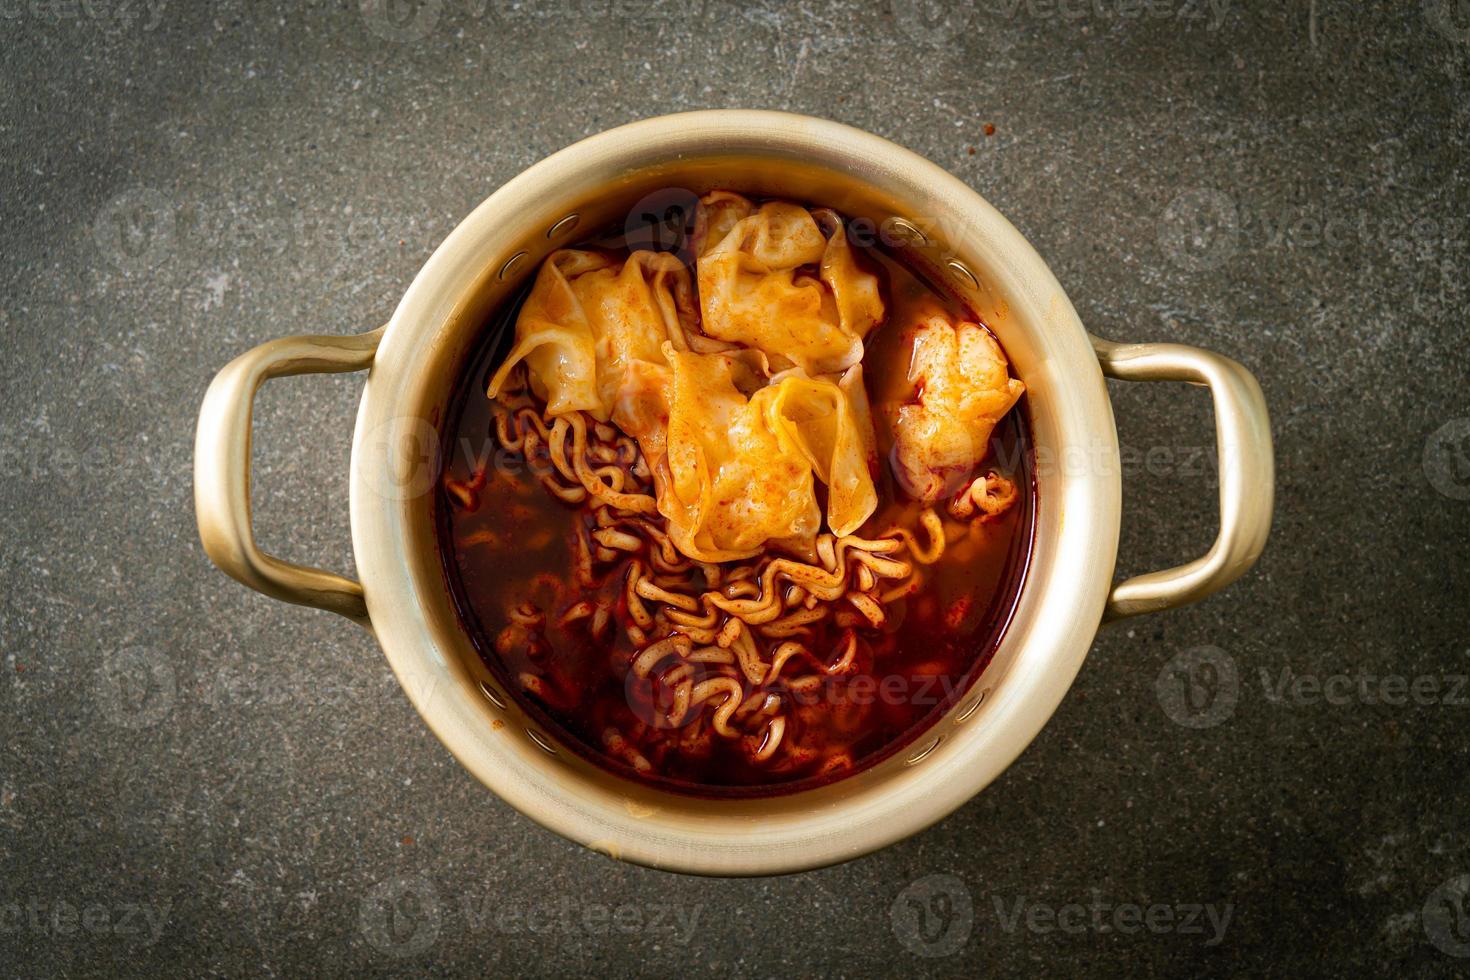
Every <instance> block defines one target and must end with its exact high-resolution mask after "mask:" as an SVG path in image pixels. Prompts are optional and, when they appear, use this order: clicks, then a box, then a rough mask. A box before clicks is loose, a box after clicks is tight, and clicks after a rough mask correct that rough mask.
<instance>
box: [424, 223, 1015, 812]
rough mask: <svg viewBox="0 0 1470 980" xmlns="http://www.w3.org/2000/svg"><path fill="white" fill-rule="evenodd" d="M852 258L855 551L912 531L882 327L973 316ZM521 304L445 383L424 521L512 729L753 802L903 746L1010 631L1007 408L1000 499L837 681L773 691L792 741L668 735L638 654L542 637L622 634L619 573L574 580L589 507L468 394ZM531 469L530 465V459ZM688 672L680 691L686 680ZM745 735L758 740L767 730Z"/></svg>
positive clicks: (997, 454) (831, 642)
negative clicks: (574, 614) (868, 453)
mask: <svg viewBox="0 0 1470 980" xmlns="http://www.w3.org/2000/svg"><path fill="white" fill-rule="evenodd" d="M601 244H602V243H599V245H601ZM861 254H862V260H863V262H864V263H865V264H866V265H867V267H868V268H870V269H872V270H873V271H875V272H877V273H878V274H879V277H880V279H881V281H882V283H883V292H884V299H885V302H886V307H887V310H888V315H887V317H886V319H885V320H884V322H883V323H882V324H880V325H879V327H878V328H877V329H876V330H875V331H874V333H873V334H872V335H871V336H870V337H869V340H868V346H867V350H866V353H865V356H864V358H863V364H864V375H865V379H866V385H867V389H868V395H869V398H870V400H871V402H872V404H873V407H874V418H875V428H876V429H877V435H878V441H879V450H880V452H879V461H878V466H877V469H878V470H879V472H878V473H877V474H875V476H876V477H877V480H876V483H877V487H878V492H879V506H878V508H877V510H876V512H875V513H874V514H873V516H872V517H871V518H870V519H869V520H868V521H867V522H866V523H865V524H864V525H863V527H862V528H861V529H860V530H859V531H858V532H857V534H858V535H859V536H861V537H875V536H877V535H879V534H881V533H882V532H883V531H884V530H885V529H887V528H891V527H892V526H893V525H894V524H896V523H897V524H902V525H904V526H906V527H910V528H913V527H915V526H916V524H917V522H918V518H919V511H920V507H919V505H918V504H916V503H914V502H912V501H910V500H907V499H905V498H904V496H903V495H902V494H901V493H900V492H898V490H897V487H896V486H895V482H894V478H893V475H892V472H891V469H890V466H889V464H888V462H887V460H888V459H889V453H890V451H891V448H892V446H891V442H892V438H891V435H890V434H889V432H888V427H887V426H886V425H885V424H883V422H882V409H881V406H882V405H883V404H885V403H893V402H902V401H904V400H907V399H909V398H911V397H912V396H913V391H912V386H911V385H910V384H909V382H908V381H907V378H906V374H907V356H908V350H909V338H908V337H906V336H905V333H906V332H907V331H906V330H904V329H901V328H900V326H899V325H901V324H912V323H916V322H918V321H919V320H920V319H921V316H922V315H924V314H927V313H933V312H944V313H947V314H948V315H949V316H950V317H951V318H952V319H953V320H956V321H958V320H969V321H971V322H980V321H979V319H978V318H977V317H976V316H975V315H974V313H973V312H972V311H970V310H968V309H967V308H965V307H964V306H962V305H960V303H959V302H958V301H957V300H956V299H955V298H953V297H952V296H950V295H948V294H946V293H944V292H942V291H940V290H939V289H936V288H935V287H934V286H932V285H931V284H930V283H929V282H928V280H927V278H926V277H924V276H923V275H922V274H921V273H919V272H917V271H916V269H915V268H914V267H910V266H909V265H907V264H905V263H903V262H900V261H898V260H897V259H896V258H895V257H894V256H893V255H891V254H889V253H887V252H885V251H883V250H880V249H877V248H864V249H861ZM524 298H525V296H524V293H523V294H522V295H521V296H520V297H518V298H517V299H516V300H515V301H513V302H511V303H509V304H507V305H506V306H505V307H504V308H503V309H502V310H500V311H499V312H498V313H497V314H496V315H495V316H493V317H492V318H491V321H490V322H489V323H488V324H487V326H486V328H485V331H484V335H483V338H482V340H481V342H480V344H479V347H478V349H477V350H476V351H475V352H474V353H473V354H472V356H471V357H470V359H469V362H468V364H467V367H466V368H465V369H464V371H463V373H462V375H461V377H460V378H459V381H458V384H457V388H456V391H455V393H454V395H453V398H452V400H451V402H450V412H449V415H448V424H447V426H446V429H445V435H446V441H445V445H444V451H443V454H442V459H443V469H442V474H441V479H439V480H438V481H436V491H435V494H434V505H433V506H434V507H435V510H436V514H435V517H436V526H437V528H438V541H439V549H440V554H441V558H442V561H443V567H444V570H445V577H446V580H447V583H448V586H449V589H450V591H451V593H452V595H453V598H454V601H455V604H456V606H457V609H458V611H459V615H460V618H461V622H462V625H463V626H464V628H465V630H466V632H467V633H468V635H469V636H470V638H471V640H472V641H473V643H474V646H475V648H476V650H477V651H478V653H479V655H480V657H481V658H482V659H483V661H484V663H485V664H486V666H487V667H488V668H489V669H490V670H491V671H492V672H493V673H494V674H495V675H496V676H497V678H498V679H499V681H500V682H501V684H502V685H503V686H504V688H505V689H506V690H508V691H509V692H510V693H511V694H512V696H513V697H515V698H516V700H517V701H518V702H519V703H520V704H521V705H522V706H523V707H524V708H525V709H526V710H527V712H528V713H529V714H530V715H531V716H532V717H534V718H535V719H536V720H537V721H538V722H539V723H540V724H541V725H543V726H545V727H546V728H547V729H548V730H549V731H551V732H553V733H554V734H555V735H556V736H557V737H558V738H559V740H560V741H561V742H562V743H563V744H565V745H567V746H569V747H571V748H572V749H574V750H575V751H577V752H578V753H580V754H581V755H583V756H584V757H586V758H588V759H590V760H591V761H592V762H594V763H596V764H598V765H599V766H602V767H603V768H605V769H608V770H611V771H613V772H615V773H618V774H620V775H623V776H626V777H629V778H634V779H638V780H640V781H644V782H649V783H653V784H656V785H658V786H661V787H663V788H667V789H671V790H674V791H678V792H684V793H690V794H695V795H702V796H721V797H729V796H765V795H773V794H779V793H787V792H794V791H797V790H801V789H806V788H810V787H812V786H816V785H821V784H824V783H826V782H830V781H832V780H834V779H838V778H842V777H843V776H846V775H850V774H852V773H854V772H857V771H860V770H862V769H864V768H867V767H869V766H872V765H874V764H875V763H877V762H879V761H881V760H882V759H884V758H887V757H888V756H890V755H892V754H894V753H896V752H898V751H899V750H901V749H902V748H903V747H904V746H906V745H909V744H911V743H913V742H914V741H915V740H916V739H917V738H918V737H919V736H920V735H921V734H922V733H923V732H924V731H925V730H926V729H927V728H928V727H929V726H930V725H932V724H933V723H934V722H935V721H937V720H938V719H939V717H941V716H942V715H943V714H944V713H945V711H946V710H947V709H948V708H950V707H951V706H953V705H954V704H955V703H956V702H957V701H958V700H959V699H960V698H962V697H963V695H964V694H965V692H966V691H967V690H969V688H970V687H971V685H972V684H973V683H974V682H975V680H976V679H977V678H978V677H979V676H980V674H981V673H982V672H983V671H984V669H985V667H986V665H987V664H988V663H989V661H990V659H991V657H992V656H993V654H994V652H995V649H996V647H997V646H998V644H999V642H1000V640H1001V637H1002V636H1003V634H1004V632H1005V629H1006V627H1007V625H1008V623H1009V622H1010V618H1011V615H1012V612H1013V610H1014V605H1015V601H1016V597H1017V595H1018V594H1019V591H1020V588H1021V584H1022V581H1023V579H1024V577H1025V571H1026V564H1027V560H1028V557H1029V553H1030V549H1031V539H1032V522H1033V515H1034V513H1035V505H1034V481H1033V479H1032V452H1031V447H1030V436H1029V421H1028V418H1027V414H1026V412H1027V410H1026V404H1027V403H1026V399H1025V398H1024V397H1023V398H1022V399H1021V401H1020V402H1019V403H1018V404H1017V405H1016V407H1015V408H1013V409H1012V410H1011V412H1010V413H1009V414H1008V415H1006V417H1005V418H1004V419H1003V420H1002V421H1001V423H1000V424H999V425H998V426H997V427H996V429H995V431H994V434H993V435H992V437H991V452H990V454H989V455H988V456H987V458H986V459H985V460H984V462H983V463H982V464H981V469H982V470H993V471H994V472H996V473H998V474H1000V475H1001V476H1003V477H1007V478H1009V479H1010V480H1012V481H1013V482H1014V484H1015V486H1016V488H1017V490H1018V491H1019V492H1018V494H1017V499H1016V502H1015V503H1014V504H1013V505H1012V506H1010V507H1009V508H1008V509H1007V510H1005V511H1003V512H1002V513H1000V514H998V515H996V516H994V517H992V518H989V519H987V520H985V521H984V522H977V523H974V524H972V525H970V526H969V528H968V529H959V530H956V529H953V528H951V529H950V531H951V533H952V534H953V535H954V540H952V541H951V542H950V543H949V545H948V546H947V548H946V550H945V552H944V554H943V555H942V557H941V558H940V559H939V560H938V561H937V562H936V563H934V564H933V565H929V566H927V567H926V568H925V569H924V571H925V576H924V579H923V582H922V584H921V586H920V587H919V588H918V590H917V591H916V592H914V594H912V595H909V596H906V597H901V598H897V599H895V600H893V601H892V602H891V604H889V605H887V606H886V607H885V609H886V611H887V613H888V615H887V618H886V621H885V622H884V623H883V625H882V626H881V628H858V629H855V630H852V629H850V630H848V631H847V632H852V633H855V635H856V637H857V640H856V642H855V643H854V651H855V652H854V654H853V657H852V664H851V667H850V668H849V669H848V670H847V671H846V672H845V673H843V674H841V675H839V676H823V677H822V678H821V683H820V684H819V685H811V684H810V683H807V684H806V685H805V686H802V685H794V686H793V688H791V689H783V690H781V691H780V697H781V698H784V699H785V701H784V702H783V708H784V717H785V718H786V719H787V721H786V725H787V728H786V730H785V731H786V735H787V737H788V738H790V739H792V740H793V741H791V742H790V744H789V745H788V746H787V747H786V751H785V753H784V754H777V755H773V756H771V757H770V758H768V759H765V760H762V761H755V759H754V758H753V756H754V755H756V754H758V752H759V749H760V747H761V746H760V745H757V744H756V742H757V741H758V740H760V739H761V735H760V733H759V732H752V733H749V734H747V735H745V736H743V737H742V738H729V737H716V736H715V734H714V733H712V732H711V731H710V725H711V721H710V713H709V712H702V713H698V714H696V715H694V716H693V717H692V718H686V719H685V720H684V721H683V722H681V723H679V724H670V723H669V722H668V719H667V716H666V715H664V714H662V713H661V709H662V708H663V707H665V706H666V705H667V702H668V697H669V692H668V691H662V690H659V689H658V686H657V682H656V681H655V680H652V679H641V678H638V677H637V676H636V675H635V673H634V672H633V671H631V670H630V667H629V664H630V662H631V661H632V660H633V658H634V657H635V656H636V655H637V653H638V649H637V648H635V647H634V646H633V645H632V643H631V642H630V641H629V640H628V638H627V635H626V634H625V632H624V630H623V629H620V628H616V626H613V627H607V625H606V624H605V623H604V624H603V625H604V628H603V630H602V631H601V632H600V633H599V634H598V635H597V637H596V638H594V636H593V635H592V633H591V632H590V631H589V629H588V627H587V618H586V616H585V615H584V616H582V617H580V618H577V619H574V620H571V621H568V622H566V623H563V622H562V619H563V617H564V615H565V614H567V613H568V612H569V611H574V610H573V607H575V606H577V604H578V603H584V602H585V603H591V604H601V605H602V607H603V608H611V609H612V613H611V615H612V616H613V618H614V619H617V620H618V621H619V622H623V621H624V620H625V619H626V617H627V616H628V614H629V613H628V609H627V604H626V601H625V599H624V598H623V596H624V593H625V584H626V583H625V579H626V577H627V574H628V571H627V564H628V563H627V561H624V562H623V563H621V564H620V565H614V566H613V567H611V568H608V569H606V570H605V572H604V574H603V575H602V576H601V577H600V580H599V581H598V582H597V583H596V584H592V585H589V584H587V583H585V582H584V583H582V584H579V583H578V582H577V578H576V572H575V568H574V565H575V563H576V554H577V549H578V541H577V539H578V534H579V533H581V534H582V535H583V536H584V537H583V540H585V535H586V533H587V532H588V531H590V530H591V529H593V523H592V518H591V516H590V515H589V512H588V511H587V510H586V509H585V508H581V507H577V506H571V505H568V504H565V503H563V502H561V501H560V500H559V499H557V498H556V497H554V496H553V495H552V494H551V493H549V492H547V491H546V489H545V488H544V487H543V486H542V485H541V483H540V482H538V478H537V476H536V475H535V471H534V470H533V469H532V468H531V465H530V464H528V462H527V460H526V459H525V458H524V457H522V456H519V455H518V454H514V453H508V452H507V451H505V450H504V449H503V448H501V447H500V445H499V443H498V442H497V439H496V435H495V431H496V430H495V419H494V415H493V411H492V403H491V401H490V400H489V399H488V398H487V397H486V395H485V390H486V385H487V382H488V380H489V377H490V376H491V374H493V373H494V370H495V368H496V366H497V365H498V364H499V363H500V361H501V360H502V359H503V357H504V356H505V352H506V351H507V349H508V348H509V346H510V338H511V337H512V336H513V334H514V325H515V320H516V315H517V313H518V311H519V308H520V305H521V303H522V302H523V301H524ZM533 462H535V463H536V465H538V466H539V467H541V468H542V469H545V468H547V467H549V466H550V464H549V463H548V462H547V461H546V460H544V459H542V460H539V461H536V460H533ZM579 526H580V527H581V529H582V530H581V532H579V530H578V528H579ZM629 560H631V556H630V558H629ZM530 610H534V613H531V612H529V611H530ZM528 617H529V618H528ZM536 617H540V619H541V622H539V624H538V623H537V620H536ZM845 636H846V632H844V631H843V630H841V629H839V628H838V627H837V625H836V624H835V622H834V618H833V617H831V616H829V617H827V618H826V619H825V620H822V621H819V622H816V623H813V624H811V625H810V626H809V627H807V628H806V630H805V631H804V633H803V635H802V639H803V642H804V643H805V644H806V645H807V646H808V647H809V648H810V649H811V650H813V651H820V652H821V655H826V656H835V654H828V653H827V652H828V651H836V650H839V649H841V648H842V647H843V643H844V639H845ZM507 637H509V638H510V639H509V640H507ZM694 669H695V671H696V672H695V674H694V678H695V681H696V682H697V681H698V679H699V678H700V676H701V674H700V673H699V672H698V668H697V667H696V668H694ZM610 733H611V734H610ZM764 737H765V738H766V739H769V738H770V733H769V730H767V732H766V734H765V736H764Z"/></svg>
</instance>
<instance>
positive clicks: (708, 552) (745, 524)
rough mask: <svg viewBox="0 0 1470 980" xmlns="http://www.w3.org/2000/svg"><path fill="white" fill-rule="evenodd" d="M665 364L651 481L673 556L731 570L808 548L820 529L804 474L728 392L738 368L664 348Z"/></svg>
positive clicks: (795, 455)
mask: <svg viewBox="0 0 1470 980" xmlns="http://www.w3.org/2000/svg"><path fill="white" fill-rule="evenodd" d="M664 355H665V356H666V357H667V358H668V359H669V361H670V363H671V364H672V365H673V385H672V396H673V398H672V402H671V404H670V410H669V425H668V443H667V452H666V456H665V460H664V466H662V467H656V468H655V473H656V474H661V475H664V479H663V480H662V481H660V482H662V483H663V484H664V485H663V486H662V487H661V488H660V491H661V492H660V493H659V494H658V508H659V512H660V513H662V514H663V515H664V517H666V518H667V519H668V522H669V537H670V538H671V539H672V540H673V542H674V545H675V547H677V548H678V549H679V550H680V551H681V552H683V553H684V554H686V555H688V556H689V557H691V558H694V559H696V560H699V561H731V560H734V559H738V558H749V557H751V556H752V555H755V554H758V553H759V552H760V550H761V549H762V548H764V547H765V546H766V545H767V543H771V542H775V543H783V542H784V543H787V544H789V545H791V546H794V547H798V548H799V547H801V546H802V545H803V544H804V543H809V542H810V541H811V540H812V539H813V538H815V536H816V533H817V530H818V529H819V527H820V526H821V520H822V519H821V514H820V512H819V511H818V510H817V498H816V495H815V493H814V492H813V489H812V468H811V465H810V463H809V462H808V461H807V459H806V457H805V456H804V455H803V454H802V453H801V451H800V449H799V448H798V447H797V446H796V445H794V444H793V443H792V442H791V441H790V440H789V439H788V440H782V439H781V438H780V436H779V435H778V434H777V432H775V431H774V430H773V429H772V428H771V426H770V424H769V420H768V418H767V415H766V413H765V412H764V411H762V408H761V405H760V404H759V403H752V402H751V401H749V400H747V399H746V397H745V395H744V394H742V393H741V391H740V389H739V388H737V387H736V385H735V380H734V376H733V372H734V370H735V368H736V363H737V362H736V361H735V360H734V359H733V358H730V357H728V356H725V355H721V354H686V353H680V352H678V351H675V350H674V349H673V348H672V346H668V347H665V348H664ZM768 390H770V389H765V388H763V389H761V391H759V392H757V397H758V398H759V397H760V395H762V394H763V393H764V392H766V391H768ZM645 455H646V454H645Z"/></svg>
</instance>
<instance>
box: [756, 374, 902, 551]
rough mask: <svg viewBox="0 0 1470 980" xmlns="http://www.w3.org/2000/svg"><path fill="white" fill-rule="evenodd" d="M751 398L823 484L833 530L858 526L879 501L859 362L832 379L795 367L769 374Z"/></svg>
mask: <svg viewBox="0 0 1470 980" xmlns="http://www.w3.org/2000/svg"><path fill="white" fill-rule="evenodd" d="M751 402H752V404H755V403H760V404H762V406H763V407H764V408H765V411H766V413H767V419H768V424H769V425H770V427H771V428H772V429H773V430H775V431H776V432H778V433H780V434H781V435H782V436H784V437H785V438H787V439H789V440H791V441H792V442H793V443H794V444H795V445H796V446H797V447H798V448H799V449H800V451H801V453H802V455H803V456H804V457H806V460H807V462H808V464H810V466H811V468H812V470H813V472H815V473H816V475H817V479H819V480H821V481H822V482H823V483H825V484H827V526H828V527H829V528H831V530H832V533H833V534H836V535H839V536H841V535H844V534H851V533H852V532H854V531H856V530H857V529H858V528H859V527H861V526H862V524H863V522H864V521H866V520H867V519H868V518H869V517H870V516H871V515H872V513H873V511H874V510H875V509H876V508H877V506H878V491H877V488H876V487H874V485H873V472H872V463H873V462H874V461H875V459H876V454H877V449H876V441H875V439H874V436H873V421H872V416H871V413H870V411H869V409H868V395H867V392H866V391H865V390H864V388H863V368H862V365H861V364H854V365H853V366H852V367H851V368H849V369H848V370H847V372H846V373H845V374H843V376H842V379H841V380H840V381H839V382H837V383H835V384H834V383H833V382H831V381H825V380H813V379H811V378H807V377H805V376H802V375H800V373H799V372H795V371H793V372H791V373H790V374H788V375H786V376H784V377H782V378H780V379H779V380H777V379H774V378H773V379H772V380H771V385H770V387H768V388H765V389H762V390H761V391H759V392H757V393H756V395H755V397H754V398H752V399H751Z"/></svg>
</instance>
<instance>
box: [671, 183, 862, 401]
mask: <svg viewBox="0 0 1470 980" xmlns="http://www.w3.org/2000/svg"><path fill="white" fill-rule="evenodd" d="M701 205H702V207H701V216H700V232H699V241H698V252H699V255H698V260H697V266H698V269H697V278H698V283H699V296H700V308H701V313H702V315H703V320H702V326H703V330H704V333H706V334H708V335H709V336H711V337H715V338H718V339H720V340H724V341H729V342H732V343H738V344H742V345H745V346H748V347H754V348H756V349H758V350H760V351H762V352H764V353H765V354H766V355H767V356H768V357H769V358H771V360H772V361H773V362H774V363H777V364H792V365H795V366H797V367H800V368H802V370H804V371H805V372H806V373H807V374H808V375H819V374H830V373H837V372H841V371H845V370H847V369H848V368H850V367H851V366H852V365H854V364H856V363H857V362H858V361H860V360H861V359H862V356H863V338H864V337H866V336H867V334H868V332H869V331H871V330H872V329H873V327H874V326H876V325H877V324H878V323H879V322H880V321H881V320H882V319H883V300H882V297H881V295H880V293H879V289H878V279H877V277H876V276H874V275H871V274H870V273H867V272H864V271H862V269H861V268H859V267H858V264H857V261H856V259H855V257H854V255H853V252H852V247H851V245H850V244H849V243H848V241H847V233H846V231H845V230H844V228H843V224H842V220H841V219H840V218H839V217H838V216H837V215H836V213H835V212H832V211H826V210H824V211H819V212H816V213H815V214H814V213H813V212H810V211H807V210H806V209H805V208H802V207H799V206H797V205H795V204H789V203H786V202H782V201H770V202H767V203H766V204H762V205H761V206H760V207H759V208H756V207H755V206H754V205H752V204H751V203H750V202H749V201H747V200H746V199H744V198H742V197H739V196H738V195H735V194H729V193H724V192H717V193H715V194H711V195H707V196H706V197H705V198H703V199H702V201H701ZM818 218H820V219H821V222H822V223H821V224H818ZM824 227H825V229H826V231H827V233H826V234H825V235H824V234H823V229H824ZM810 267H816V268H817V270H818V275H817V277H813V276H812V275H811V274H810V272H809V271H807V270H808V269H809V268H810Z"/></svg>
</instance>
